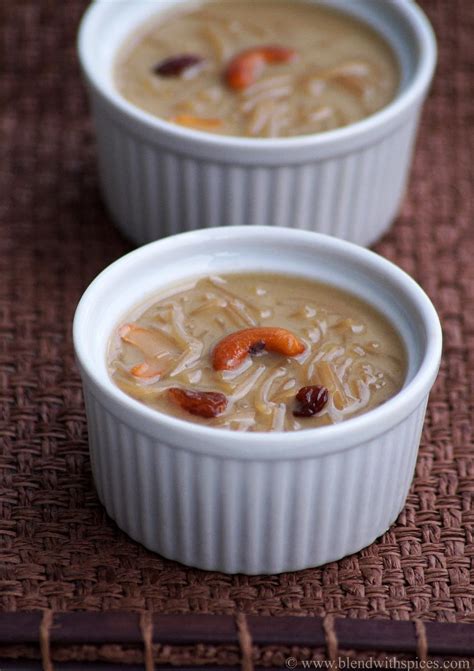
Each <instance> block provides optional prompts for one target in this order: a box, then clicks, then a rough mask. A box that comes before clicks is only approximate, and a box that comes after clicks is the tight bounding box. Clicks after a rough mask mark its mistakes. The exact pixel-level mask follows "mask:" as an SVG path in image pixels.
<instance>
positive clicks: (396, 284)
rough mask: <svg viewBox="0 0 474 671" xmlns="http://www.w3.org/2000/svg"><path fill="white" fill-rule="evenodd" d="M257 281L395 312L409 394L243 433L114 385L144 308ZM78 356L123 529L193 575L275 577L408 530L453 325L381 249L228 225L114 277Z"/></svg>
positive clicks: (98, 284)
mask: <svg viewBox="0 0 474 671" xmlns="http://www.w3.org/2000/svg"><path fill="white" fill-rule="evenodd" d="M255 270H258V271H268V272H279V273H287V274H295V275H300V276H303V277H307V278H314V279H318V280H322V281H325V282H329V283H331V284H333V285H335V286H338V287H340V288H342V289H346V290H349V291H351V292H354V291H356V292H357V294H358V295H359V296H360V297H362V298H364V299H365V300H367V301H369V302H370V303H372V304H373V305H375V306H376V307H377V308H378V309H379V310H381V311H382V312H383V313H384V314H385V315H387V317H388V318H389V319H390V320H391V321H392V322H393V323H394V324H395V325H396V327H397V328H398V330H399V332H400V334H401V336H402V338H403V341H404V342H405V345H406V348H407V352H408V359H409V365H408V373H407V379H406V382H405V384H404V387H403V389H402V390H401V391H400V393H399V394H397V395H396V396H395V397H394V398H392V399H390V400H389V401H388V402H386V403H385V404H383V405H382V406H380V407H378V408H376V409H375V410H372V411H370V412H368V413H366V414H365V415H362V416H360V417H357V418H354V419H351V420H348V421H346V422H344V423H342V424H339V425H336V426H328V427H322V428H318V429H309V430H304V431H298V432H287V433H284V432H279V433H239V432H231V431H226V430H224V429H214V428H209V427H206V426H201V425H198V424H194V423H192V422H186V421H183V420H179V419H176V418H174V417H171V416H167V415H164V414H162V413H159V412H157V411H154V410H152V409H150V408H148V407H146V406H145V405H143V404H141V403H140V402H138V401H136V400H134V399H132V398H131V397H129V396H127V395H126V394H125V393H124V392H122V391H121V390H120V389H119V388H118V387H117V386H116V385H115V384H114V383H113V382H112V380H111V378H110V376H109V374H108V371H107V366H106V350H107V343H108V340H109V338H110V335H111V333H112V332H113V330H114V328H116V326H117V325H118V324H119V323H120V322H121V320H123V318H124V317H125V315H126V314H127V313H128V312H129V311H130V310H131V309H132V308H133V307H134V306H135V305H136V304H137V303H139V302H141V301H143V300H144V299H147V298H149V297H150V296H151V295H153V293H154V292H156V291H157V290H159V289H160V288H163V287H165V286H166V285H168V284H169V283H174V282H176V281H179V280H181V279H182V280H184V279H185V278H189V277H192V276H196V275H204V274H216V273H223V272H229V271H231V272H238V271H255ZM74 345H75V350H76V355H77V360H78V362H79V367H80V370H81V375H82V380H83V386H84V397H85V402H86V409H87V418H88V427H89V442H90V453H91V460H92V467H93V473H94V479H95V482H96V485H97V490H98V492H99V496H100V499H101V501H102V502H103V504H104V505H105V507H106V509H107V512H108V513H109V515H110V516H111V517H112V518H113V519H114V520H115V521H116V522H117V524H118V525H119V526H120V527H121V528H122V529H123V530H124V531H126V532H127V533H128V534H129V535H130V536H131V537H132V538H134V539H135V540H137V541H139V542H141V543H143V545H145V546H146V547H148V548H150V549H151V550H154V551H155V552H158V553H160V554H162V555H164V556H165V557H169V558H171V559H176V560H178V561H181V562H183V563H185V564H190V565H192V566H197V567H200V568H203V569H209V570H220V571H224V572H228V573H237V572H242V573H249V574H255V573H278V572H282V571H293V570H296V569H302V568H305V567H308V566H316V565H319V564H323V563H325V562H328V561H331V560H335V559H338V558H340V557H342V556H344V555H346V554H349V553H352V552H355V551H357V550H359V549H361V548H362V547H364V546H366V545H368V544H369V543H371V542H372V541H373V540H374V539H375V538H377V536H379V535H380V534H382V533H383V532H384V531H385V530H386V529H387V528H388V527H389V526H390V524H391V523H392V522H393V521H394V520H395V519H396V517H397V515H398V513H399V512H400V510H401V508H402V506H403V504H404V501H405V498H406V496H407V493H408V489H409V487H410V483H411V479H412V476H413V470H414V465H415V460H416V455H417V451H418V445H419V440H420V433H421V429H422V425H423V418H424V415H425V407H426V403H427V399H428V394H429V390H430V388H431V386H432V384H433V382H434V380H435V377H436V374H437V371H438V366H439V361H440V352H441V329H440V324H439V320H438V317H437V315H436V312H435V310H434V308H433V306H432V304H431V302H430V301H429V299H428V297H427V296H426V295H425V294H424V293H423V291H422V290H421V289H420V287H419V286H418V285H417V284H416V283H415V282H414V281H413V280H412V279H410V277H408V275H406V274H405V273H404V272H403V271H401V270H400V269H398V268H397V267H396V266H394V265H392V264H391V263H389V262H388V261H386V260H385V259H383V258H381V257H380V256H377V255H376V254H374V253H373V252H369V251H367V250H365V249H363V248H361V247H357V246H356V245H353V244H351V243H348V242H344V241H341V240H337V239H336V238H333V237H329V236H325V235H321V234H317V233H311V232H307V231H297V230H294V229H287V228H279V229H271V228H269V227H261V226H257V227H252V228H249V227H231V228H229V227H222V228H217V229H214V230H202V231H194V232H191V233H184V234H181V235H177V236H173V237H170V238H166V239H164V240H160V241H158V242H155V243H152V244H149V245H146V246H145V247H142V248H141V249H138V250H136V251H134V252H132V253H130V254H128V255H127V256H125V257H123V258H122V259H120V260H118V261H116V262H115V263H114V264H112V265H111V266H110V267H109V268H107V269H106V270H104V271H103V272H102V273H101V274H100V275H99V276H98V277H97V279H96V280H94V282H93V283H92V284H91V286H90V287H89V288H88V289H87V291H86V292H85V294H84V296H83V297H82V299H81V301H80V303H79V306H78V308H77V312H76V316H75V320H74Z"/></svg>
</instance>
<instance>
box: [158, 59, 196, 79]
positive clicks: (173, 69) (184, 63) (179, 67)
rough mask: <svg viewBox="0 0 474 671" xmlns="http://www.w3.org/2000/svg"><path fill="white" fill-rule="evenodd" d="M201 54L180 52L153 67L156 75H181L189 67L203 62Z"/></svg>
mask: <svg viewBox="0 0 474 671" xmlns="http://www.w3.org/2000/svg"><path fill="white" fill-rule="evenodd" d="M202 60H203V59H202V58H201V56H196V55H195V54H178V55H177V56H169V57H168V58H165V59H164V60H162V61H160V63H157V64H156V65H155V67H154V68H153V72H154V73H155V75H160V77H179V75H180V74H181V73H182V72H184V71H185V70H187V69H188V68H191V67H193V66H194V65H197V64H198V63H201V62H202Z"/></svg>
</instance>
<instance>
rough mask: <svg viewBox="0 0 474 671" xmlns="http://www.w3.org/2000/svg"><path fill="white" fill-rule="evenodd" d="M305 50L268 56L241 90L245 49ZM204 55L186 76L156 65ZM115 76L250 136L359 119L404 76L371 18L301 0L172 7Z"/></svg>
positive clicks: (162, 106) (133, 96) (184, 117)
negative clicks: (235, 78) (237, 61)
mask: <svg viewBox="0 0 474 671" xmlns="http://www.w3.org/2000/svg"><path fill="white" fill-rule="evenodd" d="M266 45H277V46H279V47H285V48H290V49H293V50H294V51H295V55H296V59H295V60H294V61H292V62H288V63H272V64H267V65H266V66H265V67H264V69H263V72H262V73H261V74H260V75H259V76H257V77H256V78H255V81H254V83H252V84H251V85H249V86H248V87H246V88H245V89H244V90H239V91H235V90H233V89H232V88H230V87H229V85H228V84H227V83H226V80H225V72H226V68H227V66H228V64H229V63H230V61H231V60H232V59H233V57H235V56H236V54H239V53H240V52H242V51H243V50H245V49H249V48H257V49H258V48H261V47H264V46H266ZM182 54H192V55H195V56H198V57H200V58H202V59H203V60H202V62H201V63H199V64H197V65H195V66H193V67H190V68H188V69H185V70H184V71H183V72H182V73H181V74H180V75H177V76H161V75H159V74H156V72H155V71H154V70H155V68H156V66H157V65H159V64H160V63H162V62H163V60H164V59H168V58H170V57H174V56H179V55H182ZM115 81H116V85H117V88H118V90H119V91H120V93H121V94H122V95H123V96H124V97H125V98H126V99H128V100H129V101H130V102H132V103H134V104H135V105H137V106H138V107H141V108H142V109H144V110H146V111H147V112H150V113H151V114H154V115H156V116H159V117H163V118H164V119H167V120H169V121H174V122H176V123H181V124H182V125H185V126H189V127H192V128H194V129H197V130H207V131H211V132H215V133H220V134H224V135H236V136H249V137H285V136H292V135H303V134H308V133H318V132H321V131H326V130H330V129H334V128H338V127H341V126H345V125H347V124H350V123H353V122H355V121H358V120H360V119H363V118H364V117H367V116H369V115H370V114H373V113H374V112H376V111H377V110H379V109H381V108H382V107H384V106H385V105H387V104H388V103H389V102H390V101H391V100H392V99H393V98H394V96H395V94H396V91H397V88H398V84H399V69H398V64H397V61H396V59H395V56H394V54H393V52H392V50H391V48H390V47H389V46H388V44H387V43H386V42H385V40H384V39H382V38H381V37H380V36H379V35H378V34H377V33H376V32H375V31H374V30H372V29H371V28H370V27H369V26H368V25H366V24H364V23H362V22H360V21H358V20H356V19H354V18H351V17H350V16H348V15H345V14H343V13H341V12H338V11H335V10H333V9H328V8H325V7H322V6H318V5H314V4H311V3H305V2H300V1H299V0H292V1H291V2H289V1H287V0H281V1H279V0H251V1H249V0H239V1H238V2H236V1H235V0H230V1H226V0H216V1H215V2H205V3H202V4H201V5H199V6H198V8H195V7H194V8H191V7H190V8H189V9H187V10H186V9H185V10H178V11H175V12H173V13H165V14H164V15H163V16H162V17H160V18H157V20H156V21H155V22H153V21H152V22H151V27H150V21H148V22H147V24H146V26H144V27H142V28H141V29H140V30H138V31H137V33H136V34H135V35H133V36H132V38H131V39H130V40H129V41H128V42H127V43H126V44H125V45H124V46H123V48H122V50H121V51H120V53H119V56H118V59H117V62H116V68H115Z"/></svg>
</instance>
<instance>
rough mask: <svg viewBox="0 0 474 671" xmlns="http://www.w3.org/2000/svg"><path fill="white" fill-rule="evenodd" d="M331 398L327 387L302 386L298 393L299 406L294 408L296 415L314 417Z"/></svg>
mask: <svg viewBox="0 0 474 671" xmlns="http://www.w3.org/2000/svg"><path fill="white" fill-rule="evenodd" d="M328 399H329V392H328V390H327V389H326V387H319V386H318V385H311V386H308V387H301V389H300V390H299V392H298V393H297V394H296V400H297V402H298V408H297V409H296V410H293V414H294V416H295V417H313V415H316V414H317V413H318V412H321V410H322V409H323V408H324V406H325V405H326V403H327V402H328Z"/></svg>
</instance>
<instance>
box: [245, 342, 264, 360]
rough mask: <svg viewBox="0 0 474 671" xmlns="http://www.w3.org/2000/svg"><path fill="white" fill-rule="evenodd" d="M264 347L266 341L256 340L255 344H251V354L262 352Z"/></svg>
mask: <svg viewBox="0 0 474 671" xmlns="http://www.w3.org/2000/svg"><path fill="white" fill-rule="evenodd" d="M264 349H265V343H264V342H263V340H259V341H258V342H254V343H253V345H250V347H249V354H250V356H255V355H256V354H261V353H262V352H263V350H264Z"/></svg>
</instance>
